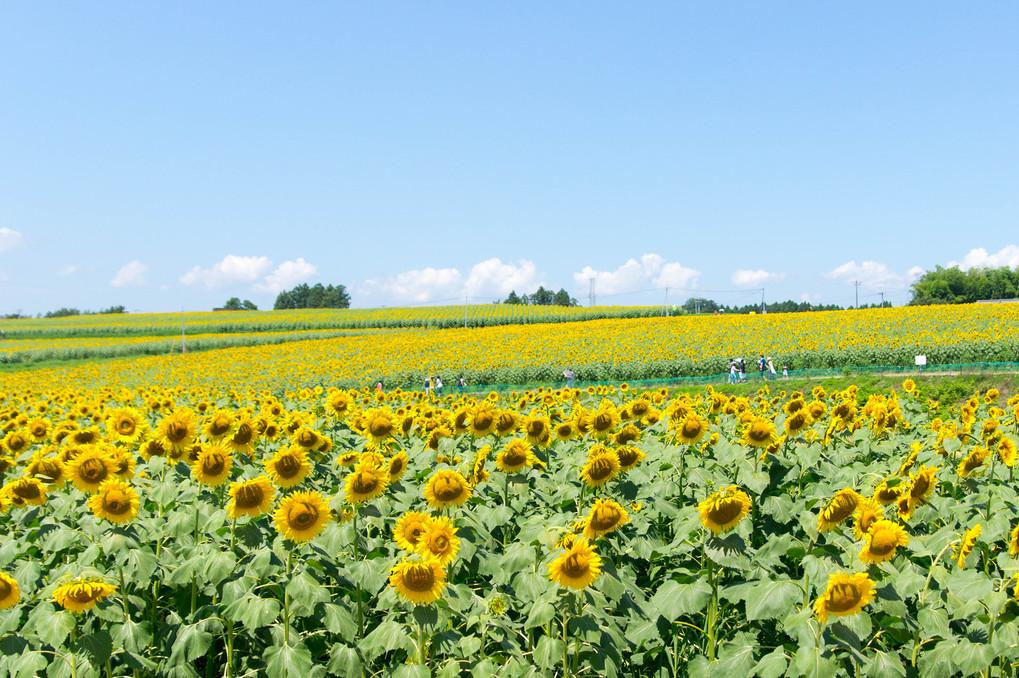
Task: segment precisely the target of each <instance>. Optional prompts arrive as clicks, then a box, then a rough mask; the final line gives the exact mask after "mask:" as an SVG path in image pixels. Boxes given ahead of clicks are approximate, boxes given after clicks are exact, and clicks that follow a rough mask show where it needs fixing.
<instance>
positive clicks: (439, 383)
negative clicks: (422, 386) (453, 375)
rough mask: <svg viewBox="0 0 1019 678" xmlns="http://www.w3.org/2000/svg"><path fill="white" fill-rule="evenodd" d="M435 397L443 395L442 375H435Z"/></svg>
mask: <svg viewBox="0 0 1019 678" xmlns="http://www.w3.org/2000/svg"><path fill="white" fill-rule="evenodd" d="M435 397H436V398H441V397H442V377H439V376H436V377H435Z"/></svg>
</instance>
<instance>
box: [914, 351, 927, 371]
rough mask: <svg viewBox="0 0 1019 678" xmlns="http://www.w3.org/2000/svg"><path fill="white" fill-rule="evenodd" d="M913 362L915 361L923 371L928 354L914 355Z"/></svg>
mask: <svg viewBox="0 0 1019 678" xmlns="http://www.w3.org/2000/svg"><path fill="white" fill-rule="evenodd" d="M913 362H915V363H916V366H917V367H919V368H920V371H921V372H923V368H924V365H926V364H927V356H925V355H918V356H913Z"/></svg>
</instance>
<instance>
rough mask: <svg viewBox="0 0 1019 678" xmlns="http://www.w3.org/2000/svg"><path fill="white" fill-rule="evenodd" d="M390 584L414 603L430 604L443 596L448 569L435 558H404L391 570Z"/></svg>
mask: <svg viewBox="0 0 1019 678" xmlns="http://www.w3.org/2000/svg"><path fill="white" fill-rule="evenodd" d="M389 585H390V586H392V587H393V588H394V589H396V592H397V594H399V595H400V597H402V598H404V599H406V600H409V601H410V602H412V603H415V604H417V605H430V604H432V603H434V602H435V601H437V600H438V599H439V598H441V597H442V592H443V590H445V588H446V570H445V568H444V567H442V565H440V564H439V562H438V561H436V560H434V559H427V558H426V559H423V560H419V559H413V558H404V559H403V560H402V561H400V562H399V563H397V564H396V565H395V566H394V567H393V568H392V569H391V570H390V571H389Z"/></svg>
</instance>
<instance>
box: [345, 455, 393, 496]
mask: <svg viewBox="0 0 1019 678" xmlns="http://www.w3.org/2000/svg"><path fill="white" fill-rule="evenodd" d="M388 484H389V471H388V469H384V468H380V467H378V466H376V465H374V464H365V463H363V462H362V463H359V464H358V465H357V466H355V467H354V470H353V471H351V472H350V474H349V475H347V478H346V480H345V481H344V483H343V491H344V494H345V495H346V498H347V501H348V502H349V503H351V504H360V503H363V502H366V501H368V500H369V499H374V498H375V497H377V496H379V495H380V494H382V493H383V492H384V491H385V489H386V485H388Z"/></svg>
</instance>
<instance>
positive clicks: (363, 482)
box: [351, 471, 379, 494]
mask: <svg viewBox="0 0 1019 678" xmlns="http://www.w3.org/2000/svg"><path fill="white" fill-rule="evenodd" d="M378 487H379V479H378V477H377V476H376V475H375V474H374V473H369V472H367V471H358V472H357V475H355V476H354V482H353V483H352V484H351V489H353V490H354V493H355V494H371V493H372V492H374V491H375V490H376V489H378Z"/></svg>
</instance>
